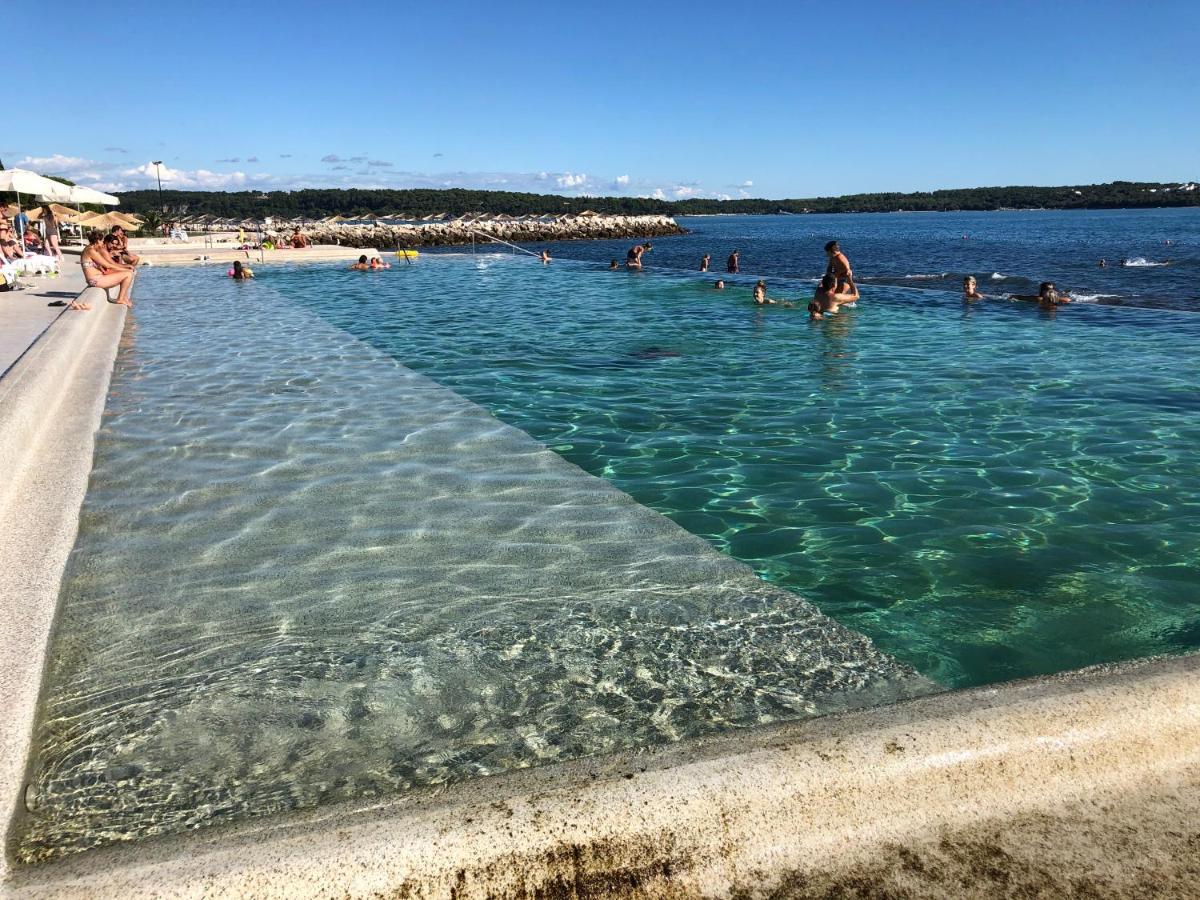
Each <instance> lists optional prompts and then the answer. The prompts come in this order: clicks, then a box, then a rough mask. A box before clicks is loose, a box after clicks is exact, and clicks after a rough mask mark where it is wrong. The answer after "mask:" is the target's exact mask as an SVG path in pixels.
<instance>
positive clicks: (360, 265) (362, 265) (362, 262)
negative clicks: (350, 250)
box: [350, 253, 371, 272]
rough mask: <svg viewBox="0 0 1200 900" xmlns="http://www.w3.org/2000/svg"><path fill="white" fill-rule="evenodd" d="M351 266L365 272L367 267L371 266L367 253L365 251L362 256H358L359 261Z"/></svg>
mask: <svg viewBox="0 0 1200 900" xmlns="http://www.w3.org/2000/svg"><path fill="white" fill-rule="evenodd" d="M350 268H351V269H352V270H353V271H356V272H365V271H367V269H369V268H371V267H370V266H369V265H367V255H366V254H365V253H364V254H363V255H362V256H360V257H359V258H358V262H356V263H355V264H354V265H352V266H351V267H350Z"/></svg>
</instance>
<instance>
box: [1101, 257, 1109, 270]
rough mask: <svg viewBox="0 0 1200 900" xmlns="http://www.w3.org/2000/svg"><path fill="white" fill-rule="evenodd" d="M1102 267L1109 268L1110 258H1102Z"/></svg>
mask: <svg viewBox="0 0 1200 900" xmlns="http://www.w3.org/2000/svg"><path fill="white" fill-rule="evenodd" d="M1100 268H1102V269H1107V268H1108V260H1107V259H1102V260H1100Z"/></svg>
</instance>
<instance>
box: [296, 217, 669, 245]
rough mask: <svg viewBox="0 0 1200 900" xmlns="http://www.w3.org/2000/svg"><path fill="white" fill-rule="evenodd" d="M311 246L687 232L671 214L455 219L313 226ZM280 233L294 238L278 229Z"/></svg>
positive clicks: (309, 229)
mask: <svg viewBox="0 0 1200 900" xmlns="http://www.w3.org/2000/svg"><path fill="white" fill-rule="evenodd" d="M302 230H303V232H304V233H305V234H306V235H308V239H309V241H310V242H311V243H313V244H339V245H341V246H343V247H363V248H369V247H370V248H375V249H377V250H391V249H394V248H398V247H445V246H461V245H464V244H471V243H477V244H479V243H482V244H487V243H489V242H490V241H491V240H492V239H495V240H500V241H508V242H509V243H513V244H520V243H539V242H543V241H578V240H603V239H613V238H649V237H664V236H666V235H674V234H687V230H686V229H685V228H682V227H680V226H679V225H678V224H677V223H676V222H675V220H674V219H673V218H671V217H670V216H604V215H592V216H587V215H583V216H561V217H553V218H551V217H541V218H530V219H513V218H505V217H497V218H493V219H483V220H479V219H476V220H470V219H454V220H451V221H448V222H421V223H413V224H388V223H387V222H382V221H380V222H373V223H365V224H358V223H355V224H349V223H337V224H329V223H321V222H318V223H314V224H312V225H309V226H306V227H305V228H303V229H302ZM278 233H279V234H281V235H284V236H286V235H288V234H290V230H288V229H286V228H285V229H279V230H278Z"/></svg>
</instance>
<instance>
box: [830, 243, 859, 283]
mask: <svg viewBox="0 0 1200 900" xmlns="http://www.w3.org/2000/svg"><path fill="white" fill-rule="evenodd" d="M825 255H826V256H827V257H828V258H829V264H828V265H827V266H826V267H825V274H826V275H832V276H833V277H834V278H835V279H836V280H837V288H836V292H837V293H846V292H849V291H850V290H851V289H853V291H854V293H855V294H857V293H858V288H856V287H854V270H853V269H851V268H850V260H849V259H848V258H847V257H846V254H845V253H843V252H842V248H841V247H839V246H838V242H837V241H830V242H829V243H828V244H826V245H825Z"/></svg>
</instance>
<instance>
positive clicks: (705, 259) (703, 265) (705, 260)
mask: <svg viewBox="0 0 1200 900" xmlns="http://www.w3.org/2000/svg"><path fill="white" fill-rule="evenodd" d="M710 262H712V256H711V255H709V254H708V253H705V254H704V256H702V257H700V271H701V272H707V271H708V264H709V263H710Z"/></svg>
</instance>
